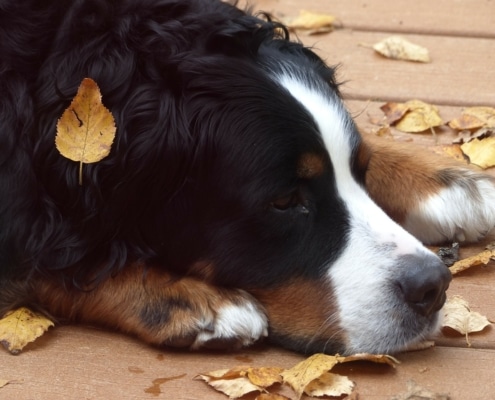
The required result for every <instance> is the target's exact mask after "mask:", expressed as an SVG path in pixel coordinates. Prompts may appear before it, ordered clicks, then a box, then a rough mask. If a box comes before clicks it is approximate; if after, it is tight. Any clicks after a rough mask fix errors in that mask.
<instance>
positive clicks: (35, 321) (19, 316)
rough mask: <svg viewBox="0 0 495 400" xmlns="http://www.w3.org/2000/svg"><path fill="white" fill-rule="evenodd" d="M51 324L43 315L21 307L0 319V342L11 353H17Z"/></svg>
mask: <svg viewBox="0 0 495 400" xmlns="http://www.w3.org/2000/svg"><path fill="white" fill-rule="evenodd" d="M51 326H53V322H52V321H50V320H49V319H47V318H46V317H44V316H43V315H41V314H38V313H35V312H34V311H31V310H29V309H28V308H25V307H21V308H19V309H17V310H15V311H11V312H8V313H7V314H5V316H4V317H3V318H2V319H0V343H2V344H3V346H4V347H5V348H6V349H7V350H8V351H9V352H10V353H11V354H19V353H20V352H21V351H22V349H23V348H24V347H25V346H26V345H27V344H28V343H31V342H34V341H35V340H36V339H37V338H38V337H40V336H41V335H43V333H45V332H46V331H47V330H48V328H49V327H51Z"/></svg>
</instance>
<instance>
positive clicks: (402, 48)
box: [373, 36, 430, 63]
mask: <svg viewBox="0 0 495 400" xmlns="http://www.w3.org/2000/svg"><path fill="white" fill-rule="evenodd" d="M373 49H374V50H375V51H376V52H378V53H380V54H381V55H382V56H385V57H387V58H391V59H393V60H405V61H416V62H423V63H428V62H430V56H429V54H428V49H426V48H425V47H422V46H419V45H417V44H414V43H411V42H410V41H408V40H406V39H404V38H402V37H400V36H390V37H388V38H386V39H383V40H382V41H380V42H378V43H375V44H374V45H373Z"/></svg>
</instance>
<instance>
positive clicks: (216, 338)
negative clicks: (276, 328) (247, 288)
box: [191, 302, 268, 349]
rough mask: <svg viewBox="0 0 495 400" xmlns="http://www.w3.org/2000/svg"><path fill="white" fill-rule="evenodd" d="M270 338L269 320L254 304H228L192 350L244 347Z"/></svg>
mask: <svg viewBox="0 0 495 400" xmlns="http://www.w3.org/2000/svg"><path fill="white" fill-rule="evenodd" d="M266 336H268V319H267V317H266V315H265V313H264V312H263V311H262V310H261V309H260V308H259V307H257V306H256V305H255V304H253V303H249V302H245V303H242V304H232V303H228V304H226V305H225V306H222V307H221V308H220V309H218V310H217V315H216V317H215V320H214V321H213V322H212V324H211V325H210V326H209V329H205V330H203V331H201V332H199V333H198V336H197V337H196V340H195V342H194V343H193V344H192V346H191V348H192V349H198V348H201V347H209V348H212V347H215V348H224V347H243V346H249V345H251V344H253V343H254V342H256V341H257V340H258V339H260V338H262V337H266Z"/></svg>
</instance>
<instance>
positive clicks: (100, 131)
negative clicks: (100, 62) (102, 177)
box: [55, 78, 116, 184]
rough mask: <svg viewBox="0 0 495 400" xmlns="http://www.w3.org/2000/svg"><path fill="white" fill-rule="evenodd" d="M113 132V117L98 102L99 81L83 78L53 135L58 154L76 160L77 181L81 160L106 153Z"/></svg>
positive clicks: (114, 128)
mask: <svg viewBox="0 0 495 400" xmlns="http://www.w3.org/2000/svg"><path fill="white" fill-rule="evenodd" d="M115 132H116V127H115V120H114V118H113V116H112V113H111V112H110V111H109V110H108V109H107V108H105V106H104V105H103V103H102V102H101V92H100V89H99V87H98V85H97V84H96V82H95V81H93V80H92V79H90V78H85V79H84V80H83V81H82V83H81V85H80V86H79V89H78V91H77V94H76V96H75V97H74V99H73V100H72V102H71V103H70V105H69V107H67V109H66V110H65V111H64V113H63V114H62V116H61V117H60V119H59V120H58V123H57V135H56V137H55V145H56V147H57V149H58V151H59V152H60V154H62V155H63V156H64V157H66V158H68V159H70V160H72V161H77V162H79V184H82V165H83V163H84V164H89V163H95V162H98V161H100V160H102V159H103V158H105V157H106V156H108V154H109V153H110V148H111V146H112V143H113V140H114V138H115Z"/></svg>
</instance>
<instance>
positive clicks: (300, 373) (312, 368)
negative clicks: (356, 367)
mask: <svg viewBox="0 0 495 400" xmlns="http://www.w3.org/2000/svg"><path fill="white" fill-rule="evenodd" d="M338 363H339V361H338V359H337V357H336V356H329V355H326V354H315V355H313V356H311V357H309V358H307V359H306V360H304V361H301V362H300V363H298V364H296V365H295V366H294V367H292V368H291V369H288V370H286V371H284V372H282V377H283V378H284V382H286V383H288V384H289V385H290V387H292V389H293V390H294V392H296V394H297V398H298V399H299V398H301V396H302V394H303V393H304V389H305V388H306V386H307V385H309V383H310V382H312V381H314V380H315V379H317V378H319V377H320V376H322V375H323V374H324V373H325V372H328V371H330V370H331V369H332V368H333V367H334V366H335V365H337V364H338Z"/></svg>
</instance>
